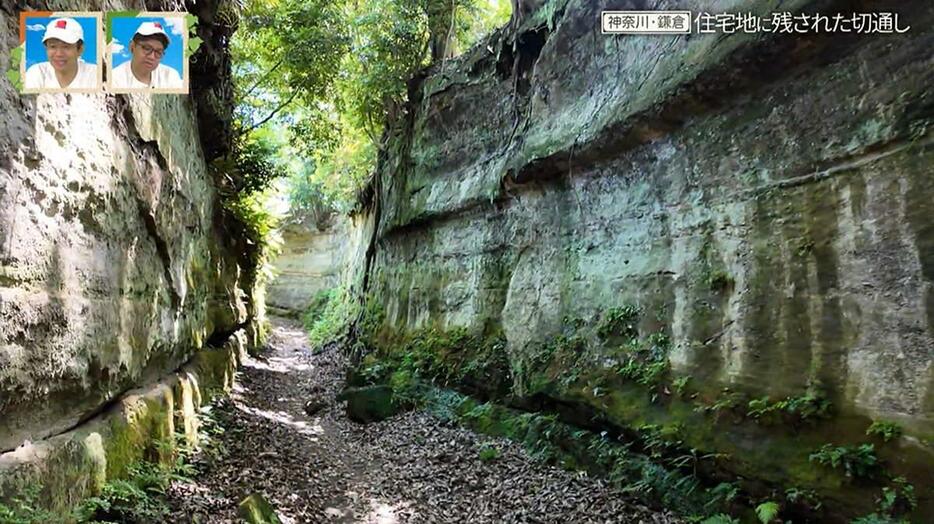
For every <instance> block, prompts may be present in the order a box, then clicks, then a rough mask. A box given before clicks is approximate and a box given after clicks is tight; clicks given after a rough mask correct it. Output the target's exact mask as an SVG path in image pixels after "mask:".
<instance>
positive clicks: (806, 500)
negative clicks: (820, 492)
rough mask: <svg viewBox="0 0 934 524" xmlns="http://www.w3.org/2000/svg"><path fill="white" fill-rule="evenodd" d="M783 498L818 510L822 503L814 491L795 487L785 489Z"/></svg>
mask: <svg viewBox="0 0 934 524" xmlns="http://www.w3.org/2000/svg"><path fill="white" fill-rule="evenodd" d="M785 500H787V501H788V502H789V503H791V504H800V505H803V506H805V507H808V508H811V509H813V510H819V509H821V508H822V507H823V505H824V503H823V502H821V500H820V497H818V496H817V493H816V492H815V491H813V490H809V489H800V488H797V487H791V488H788V489H786V490H785Z"/></svg>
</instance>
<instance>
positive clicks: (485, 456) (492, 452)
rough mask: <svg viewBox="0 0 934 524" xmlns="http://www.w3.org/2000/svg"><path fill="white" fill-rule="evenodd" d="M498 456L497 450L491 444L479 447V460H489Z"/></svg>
mask: <svg viewBox="0 0 934 524" xmlns="http://www.w3.org/2000/svg"><path fill="white" fill-rule="evenodd" d="M497 458H499V450H498V449H496V448H494V447H492V446H483V447H482V448H480V460H482V461H483V462H491V461H493V460H496V459H497Z"/></svg>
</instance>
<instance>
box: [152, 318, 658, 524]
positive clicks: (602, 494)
mask: <svg viewBox="0 0 934 524" xmlns="http://www.w3.org/2000/svg"><path fill="white" fill-rule="evenodd" d="M273 322H274V327H275V330H274V332H273V335H272V337H271V341H270V348H269V350H268V351H267V352H266V353H265V354H264V355H263V356H262V357H260V358H256V359H251V360H249V361H248V362H247V363H246V364H245V365H244V367H243V368H242V370H241V373H240V376H239V382H238V386H237V388H236V389H235V391H234V392H233V394H232V395H231V396H230V398H228V399H224V400H222V401H220V402H218V403H217V404H215V405H214V406H212V408H211V409H210V417H211V418H213V419H214V420H215V421H217V427H221V428H223V430H224V431H223V433H221V434H219V435H217V436H216V439H215V440H216V446H213V448H214V449H219V450H221V451H222V453H221V455H220V456H219V457H217V458H213V459H212V458H210V457H211V454H209V453H208V454H202V455H200V456H199V457H197V458H196V460H195V465H196V466H197V468H198V470H199V473H198V474H197V475H196V476H195V479H194V480H193V481H192V482H175V483H174V484H173V486H172V488H171V491H170V495H171V497H170V503H171V506H172V508H173V515H172V522H199V523H219V522H238V521H239V519H238V517H237V505H238V503H239V502H240V501H241V500H242V499H243V498H244V497H246V496H247V495H250V494H252V493H260V494H262V495H263V496H264V497H265V498H266V499H267V500H268V501H269V502H271V503H272V505H273V506H274V507H275V508H276V510H277V511H278V514H279V516H280V518H281V520H282V521H283V522H284V523H298V522H335V523H349V522H355V523H356V522H360V523H380V524H383V523H385V524H389V523H397V522H398V523H409V522H411V523H415V522H424V523H432V524H434V523H442V522H471V523H473V522H490V523H493V522H495V523H507V522H523V523H524V522H528V523H545V522H562V523H564V522H573V523H586V522H600V523H604V522H633V523H636V522H646V523H649V522H676V519H675V518H674V517H673V516H671V515H668V514H659V513H657V512H653V511H651V510H649V509H647V508H645V507H642V506H640V505H638V504H636V503H634V502H632V501H631V500H629V499H627V498H625V497H624V496H622V495H621V494H620V493H618V492H616V491H614V490H613V489H611V488H609V487H608V486H607V485H606V484H605V483H604V482H602V481H600V480H598V479H594V478H588V477H586V476H581V475H579V474H576V473H573V472H568V471H563V470H561V469H557V468H554V467H549V466H546V465H543V464H541V463H538V462H536V461H534V460H532V459H531V458H530V457H529V456H528V455H527V454H526V452H525V451H524V450H523V449H522V448H521V447H519V446H518V445H516V444H513V443H510V442H509V441H506V440H502V439H493V438H489V437H486V436H484V435H480V434H476V433H474V432H472V431H469V430H466V429H463V428H459V427H456V426H450V425H447V424H445V423H442V422H441V421H439V420H438V419H436V418H434V417H432V416H431V415H429V414H428V413H425V412H410V413H406V414H402V415H398V416H396V417H393V418H391V419H388V420H385V421H383V422H378V423H373V424H369V425H361V424H357V423H354V422H352V421H350V420H349V419H348V418H347V417H346V415H345V409H344V403H341V402H337V401H335V397H336V396H337V394H338V393H339V391H340V390H341V387H342V379H343V362H342V359H341V356H340V354H339V352H338V351H336V350H331V351H326V352H324V353H321V354H316V355H313V354H311V352H310V350H309V347H308V343H307V340H306V339H305V335H304V332H303V331H302V330H301V328H300V326H298V325H297V324H294V323H292V322H290V321H287V320H283V319H274V321H273ZM309 399H320V400H321V405H320V406H317V407H318V408H320V409H319V410H318V411H317V412H315V413H314V414H313V415H308V414H306V403H307V401H308V400H309ZM486 448H495V449H496V450H497V451H498V452H497V453H496V454H495V455H496V456H495V457H493V458H491V457H489V456H485V457H484V459H486V460H484V459H481V453H480V452H481V450H482V449H486ZM487 453H489V452H487Z"/></svg>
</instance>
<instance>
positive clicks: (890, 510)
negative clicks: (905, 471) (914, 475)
mask: <svg viewBox="0 0 934 524" xmlns="http://www.w3.org/2000/svg"><path fill="white" fill-rule="evenodd" d="M892 484H893V485H892V486H886V487H884V488H882V496H881V497H880V498H879V501H878V502H879V511H880V512H881V513H883V514H885V515H892V516H898V515H905V514H907V513H910V512H912V511H913V510H914V509H915V508H916V507H917V506H918V498H917V496H915V487H914V486H912V485H911V484H909V483H908V481H907V480H906V479H905V478H904V477H898V478H895V479H893V481H892Z"/></svg>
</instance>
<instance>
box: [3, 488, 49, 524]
mask: <svg viewBox="0 0 934 524" xmlns="http://www.w3.org/2000/svg"><path fill="white" fill-rule="evenodd" d="M41 493H42V486H40V485H38V484H31V485H29V486H27V487H25V488H24V489H23V490H22V492H21V493H20V494H19V495H17V496H16V497H14V498H13V499H12V500H11V501H10V502H9V505H7V504H3V503H0V523H3V524H45V523H46V522H55V521H57V520H58V517H57V516H56V515H54V514H53V513H50V512H48V511H46V510H45V509H43V508H41V507H40V504H39V499H40V494H41Z"/></svg>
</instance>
